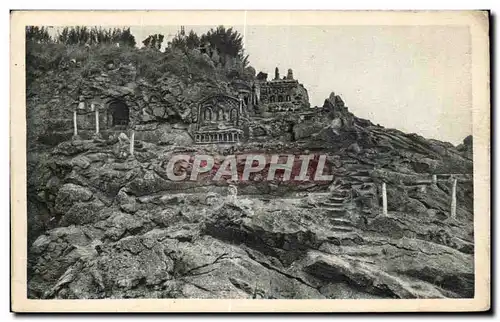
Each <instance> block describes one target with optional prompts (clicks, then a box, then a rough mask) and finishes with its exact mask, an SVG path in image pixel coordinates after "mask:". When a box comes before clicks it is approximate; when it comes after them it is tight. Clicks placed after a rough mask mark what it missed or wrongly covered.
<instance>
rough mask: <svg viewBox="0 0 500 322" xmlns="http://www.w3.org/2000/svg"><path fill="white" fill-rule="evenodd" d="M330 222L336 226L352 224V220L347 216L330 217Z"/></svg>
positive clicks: (349, 225)
mask: <svg viewBox="0 0 500 322" xmlns="http://www.w3.org/2000/svg"><path fill="white" fill-rule="evenodd" d="M330 223H331V224H332V225H335V226H346V227H351V226H352V222H351V221H350V220H349V219H347V218H332V219H330Z"/></svg>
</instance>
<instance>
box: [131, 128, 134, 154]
mask: <svg viewBox="0 0 500 322" xmlns="http://www.w3.org/2000/svg"><path fill="white" fill-rule="evenodd" d="M134 137H135V131H134V130H132V134H131V135H130V155H134Z"/></svg>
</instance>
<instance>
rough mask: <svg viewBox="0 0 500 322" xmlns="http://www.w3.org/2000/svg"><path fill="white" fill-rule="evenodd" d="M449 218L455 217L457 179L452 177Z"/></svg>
mask: <svg viewBox="0 0 500 322" xmlns="http://www.w3.org/2000/svg"><path fill="white" fill-rule="evenodd" d="M450 216H451V218H453V219H456V218H457V179H456V178H453V184H452V186H451V214H450Z"/></svg>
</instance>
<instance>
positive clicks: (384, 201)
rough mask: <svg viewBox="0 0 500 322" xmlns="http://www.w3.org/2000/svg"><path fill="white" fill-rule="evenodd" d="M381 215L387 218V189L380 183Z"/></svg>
mask: <svg viewBox="0 0 500 322" xmlns="http://www.w3.org/2000/svg"><path fill="white" fill-rule="evenodd" d="M382 214H383V215H384V216H387V189H386V186H385V182H382Z"/></svg>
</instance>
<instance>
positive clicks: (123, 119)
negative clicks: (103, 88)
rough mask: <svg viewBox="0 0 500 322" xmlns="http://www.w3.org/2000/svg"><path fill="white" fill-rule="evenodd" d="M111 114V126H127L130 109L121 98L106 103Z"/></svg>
mask: <svg viewBox="0 0 500 322" xmlns="http://www.w3.org/2000/svg"><path fill="white" fill-rule="evenodd" d="M108 111H109V114H110V115H111V126H127V125H128V124H129V122H130V110H129V108H128V106H127V104H125V102H123V101H121V100H113V101H111V102H110V103H109V104H108Z"/></svg>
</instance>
